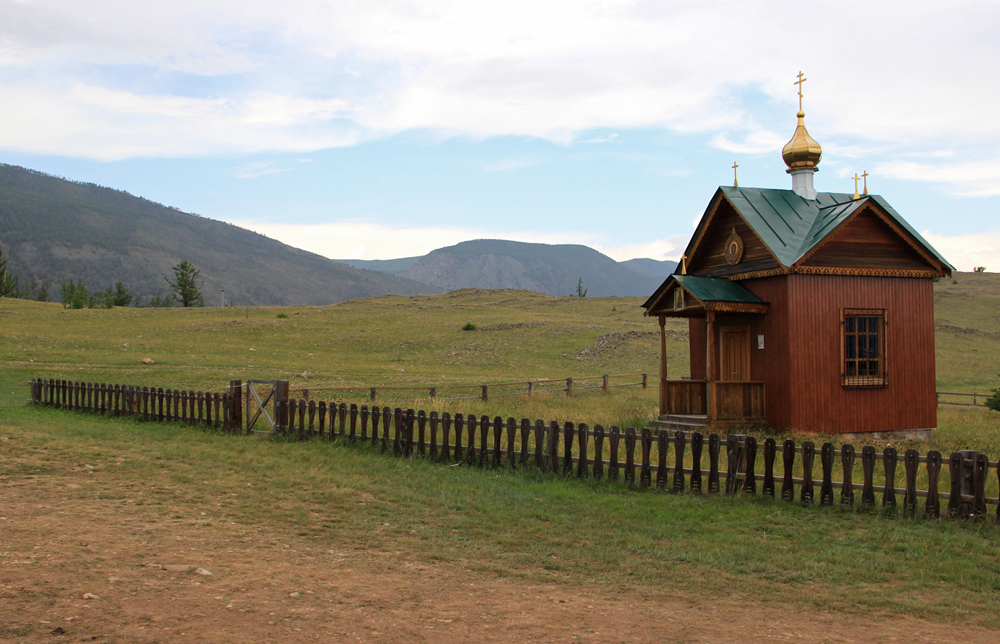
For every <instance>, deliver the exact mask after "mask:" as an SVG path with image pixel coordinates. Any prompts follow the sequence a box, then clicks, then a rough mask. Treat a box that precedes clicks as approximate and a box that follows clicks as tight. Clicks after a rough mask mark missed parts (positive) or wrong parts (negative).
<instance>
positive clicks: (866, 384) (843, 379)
mask: <svg viewBox="0 0 1000 644" xmlns="http://www.w3.org/2000/svg"><path fill="white" fill-rule="evenodd" d="M863 318H874V319H875V320H876V322H875V323H876V326H877V330H876V332H872V331H870V330H868V329H866V330H865V331H860V330H859V329H860V326H861V325H859V323H858V320H859V319H863ZM851 319H853V320H854V324H853V329H854V330H853V331H849V330H848V329H849V327H851V326H852V325H850V324H849V323H848V320H851ZM868 323H869V324H870V321H869V322H868ZM866 326H867V324H866ZM888 326H889V320H888V315H887V314H886V310H885V309H853V308H844V309H841V310H840V385H841V386H842V387H843V388H844V389H884V388H886V387H888V386H889V352H888V342H887V339H886V338H887V336H888V333H887V328H888ZM872 336H875V346H876V348H877V350H878V352H879V353H878V355H877V356H875V357H874V358H861V357H859V356H858V347H859V344H861V343H860V342H859V339H860V338H865V337H866V338H869V340H870V339H871V337H872ZM851 337H853V338H854V342H853V345H854V357H848V353H849V352H850V346H849V345H850V344H852V343H851V342H850V341H849V338H851ZM862 362H867V363H869V365H868V366H869V367H870V366H871V364H870V363H872V362H874V363H876V373H874V374H865V375H858V372H859V371H861V370H862V369H861V367H860V363H862ZM851 363H854V369H853V370H852V369H851V368H850V366H851ZM851 371H853V375H851V373H850V372H851Z"/></svg>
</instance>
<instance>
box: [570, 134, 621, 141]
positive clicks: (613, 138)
mask: <svg viewBox="0 0 1000 644" xmlns="http://www.w3.org/2000/svg"><path fill="white" fill-rule="evenodd" d="M617 141H618V133H617V132H614V133H612V134H608V135H607V136H595V137H594V138H592V139H577V141H576V142H577V143H616V142H617Z"/></svg>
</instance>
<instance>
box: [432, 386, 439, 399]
mask: <svg viewBox="0 0 1000 644" xmlns="http://www.w3.org/2000/svg"><path fill="white" fill-rule="evenodd" d="M437 391H438V390H437V387H431V400H434V398H436V397H437Z"/></svg>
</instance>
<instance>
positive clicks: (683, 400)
mask: <svg viewBox="0 0 1000 644" xmlns="http://www.w3.org/2000/svg"><path fill="white" fill-rule="evenodd" d="M707 384H708V381H707V380H664V381H662V382H661V383H660V387H661V388H662V389H661V392H660V396H661V398H662V400H663V405H662V407H663V408H664V409H665V410H666V411H665V412H664V413H667V414H682V415H687V416H704V415H706V414H707V413H708V406H707V405H708V397H707V396H706V395H705V394H706V389H705V385H707Z"/></svg>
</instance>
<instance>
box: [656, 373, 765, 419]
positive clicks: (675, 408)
mask: <svg viewBox="0 0 1000 644" xmlns="http://www.w3.org/2000/svg"><path fill="white" fill-rule="evenodd" d="M660 401H661V404H660V413H661V414H663V415H668V416H684V417H688V418H690V419H691V420H692V421H696V420H701V419H703V420H704V421H705V422H707V423H708V424H711V423H735V422H748V423H760V422H764V419H765V411H766V408H765V403H764V401H765V396H764V383H763V382H752V381H740V380H716V381H709V380H661V381H660Z"/></svg>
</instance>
